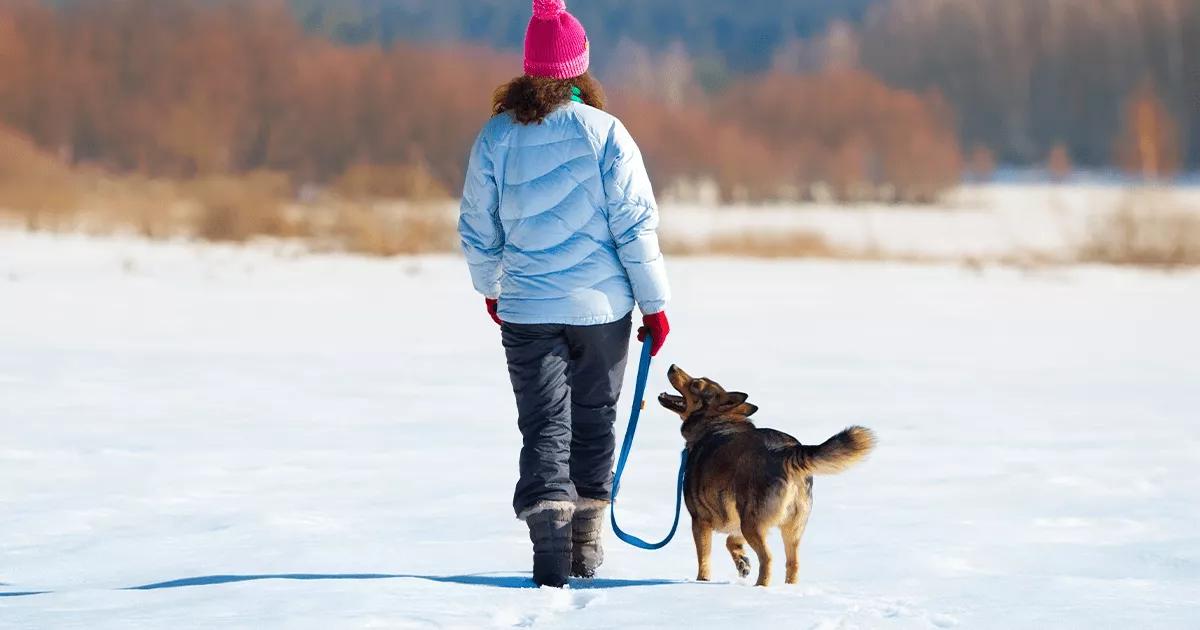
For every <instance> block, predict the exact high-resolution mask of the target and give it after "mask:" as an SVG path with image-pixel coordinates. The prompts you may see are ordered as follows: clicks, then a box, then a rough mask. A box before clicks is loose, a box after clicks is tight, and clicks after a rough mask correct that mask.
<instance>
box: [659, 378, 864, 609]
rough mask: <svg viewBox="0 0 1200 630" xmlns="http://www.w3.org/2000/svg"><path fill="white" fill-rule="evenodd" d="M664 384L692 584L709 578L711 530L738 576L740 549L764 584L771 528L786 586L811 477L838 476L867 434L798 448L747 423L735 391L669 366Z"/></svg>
mask: <svg viewBox="0 0 1200 630" xmlns="http://www.w3.org/2000/svg"><path fill="white" fill-rule="evenodd" d="M667 377H668V378H669V379H670V381H671V386H672V387H674V388H675V389H676V390H677V391H678V392H679V394H680V395H678V396H675V395H672V394H668V393H666V392H663V393H662V394H660V395H659V397H658V402H659V404H661V405H662V406H663V407H666V408H667V409H670V410H671V411H673V412H675V413H677V414H679V417H680V418H682V419H683V427H682V429H681V432H682V433H683V437H684V440H686V442H687V448H688V462H687V480H686V483H685V486H684V502H685V503H686V504H687V508H688V512H690V513H691V515H692V536H693V537H695V539H696V557H697V560H698V562H699V564H700V570H699V573H698V575H697V576H696V579H697V580H708V579H709V566H708V561H709V556H710V555H711V553H712V534H713V531H718V532H722V533H725V534H728V535H729V537H728V538H726V539H725V547H726V548H727V549H728V550H729V554H730V555H731V556H733V563H734V566H736V567H737V571H738V574H739V575H741V576H742V577H746V576H747V575H749V574H750V559H749V558H748V557H747V556H746V552H745V550H744V549H743V547H742V545H743V543H750V548H751V549H753V550H754V553H755V555H757V556H758V582H757V585H758V586H767V585H768V584H769V583H770V582H771V553H770V551H769V550H768V549H767V541H766V537H767V532H768V531H769V530H770V529H771V528H772V527H778V528H779V529H780V531H781V532H782V533H783V544H784V550H785V551H786V555H787V579H786V582H787V583H788V584H795V582H796V575H797V573H798V571H799V568H800V562H799V559H798V557H797V553H798V552H799V546H800V537H801V536H803V535H804V526H805V525H806V524H807V523H808V514H809V511H810V510H811V509H812V483H813V478H812V476H813V475H814V474H818V475H819V474H829V473H836V472H841V471H843V470H845V469H846V468H848V467H849V466H851V465H852V464H854V463H856V462H858V461H859V460H861V459H862V458H863V457H864V456H866V454H867V453H868V452H870V450H871V448H872V447H874V446H875V436H874V434H873V433H871V431H870V430H869V429H865V428H863V427H857V426H855V427H849V428H847V429H846V430H844V431H842V432H841V433H838V434H837V435H835V436H833V437H831V438H829V439H828V440H826V441H825V443H823V444H821V445H820V446H804V445H803V444H801V443H800V442H799V441H797V440H796V438H794V437H792V436H790V435H788V434H786V433H783V432H780V431H775V430H773V429H759V428H757V427H755V426H754V423H752V422H750V419H749V417H750V416H751V415H752V414H753V413H754V412H755V411H758V407H755V406H754V405H752V404H750V403H748V402H746V398H747V395H746V394H744V393H742V392H727V391H725V389H724V388H723V387H721V386H720V385H718V384H717V383H715V382H713V381H711V380H709V379H707V378H692V377H691V376H688V374H687V373H686V372H684V371H683V370H681V369H679V368H678V367H677V366H674V365H672V366H671V368H670V370H668V371H667Z"/></svg>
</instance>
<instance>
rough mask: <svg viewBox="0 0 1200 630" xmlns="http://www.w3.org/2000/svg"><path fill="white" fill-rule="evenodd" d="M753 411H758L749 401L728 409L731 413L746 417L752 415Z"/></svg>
mask: <svg viewBox="0 0 1200 630" xmlns="http://www.w3.org/2000/svg"><path fill="white" fill-rule="evenodd" d="M755 411H758V406H757V405H752V404H750V403H742V404H740V405H738V406H737V407H734V408H733V409H730V410H729V413H731V414H733V415H737V416H746V417H747V418H749V417H750V416H752V415H754V412H755Z"/></svg>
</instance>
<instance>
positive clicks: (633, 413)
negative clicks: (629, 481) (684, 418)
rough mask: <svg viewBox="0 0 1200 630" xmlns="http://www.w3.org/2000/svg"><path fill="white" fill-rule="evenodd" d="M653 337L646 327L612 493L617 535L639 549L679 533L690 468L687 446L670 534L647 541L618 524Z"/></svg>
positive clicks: (655, 546) (660, 544)
mask: <svg viewBox="0 0 1200 630" xmlns="http://www.w3.org/2000/svg"><path fill="white" fill-rule="evenodd" d="M652 341H653V339H652V338H651V335H650V332H649V331H646V336H645V339H644V341H643V342H642V356H641V359H640V360H639V361H638V373H637V384H636V385H635V386H634V390H633V409H632V410H630V412H629V425H628V426H627V427H626V428H625V439H624V440H623V441H622V442H621V454H620V455H619V456H618V457H617V469H616V471H614V472H613V483H612V496H611V503H610V505H609V510H610V516H611V517H612V519H611V520H612V528H613V532H615V533H616V534H617V538H620V539H621V540H623V541H625V542H627V543H629V544H630V545H633V546H634V547H638V548H639V549H651V550H653V549H662V548H663V547H665V546H667V543H669V542H671V539H672V538H674V537H675V530H676V529H678V528H679V511H680V507H681V506H682V505H683V481H684V479H683V477H684V474H685V473H686V471H687V454H688V453H687V449H686V448H685V449H683V451H682V452H680V454H679V479H678V481H677V482H676V488H675V521H674V522H672V523H671V531H669V532H667V537H666V538H663V539H662V540H660V541H658V542H646V541H645V540H642V539H641V538H638V537H637V536H634V535H633V534H630V533H628V532H626V531H624V530H622V529H621V527H620V525H617V492H618V491H619V490H620V489H621V475H622V474H624V472H625V464H626V462H627V461H628V460H629V452H630V451H631V450H633V436H634V433H636V432H637V423H638V419H639V418H640V417H641V415H642V408H644V407H645V406H646V405H645V396H646V381H647V379H648V378H649V376H650V347H651V346H652V345H653V344H652Z"/></svg>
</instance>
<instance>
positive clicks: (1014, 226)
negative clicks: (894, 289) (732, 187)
mask: <svg viewBox="0 0 1200 630" xmlns="http://www.w3.org/2000/svg"><path fill="white" fill-rule="evenodd" d="M1131 205H1132V206H1137V207H1142V208H1146V209H1153V210H1155V211H1159V212H1162V213H1168V212H1194V213H1200V188H1197V187H1189V186H1177V187H1164V188H1153V189H1151V188H1130V187H1123V186H1104V185H1097V184H1077V185H1052V184H1042V185H1038V184H985V185H964V186H960V187H958V188H956V189H955V190H953V191H951V192H950V193H949V194H947V195H946V197H945V198H944V199H943V200H942V201H941V202H940V203H938V204H937V205H928V206H912V205H890V204H859V205H851V206H845V205H835V204H817V203H808V204H782V205H781V204H774V205H763V206H712V205H701V204H688V203H670V202H668V203H664V204H663V211H662V233H663V235H664V237H665V238H667V239H669V240H671V241H673V242H682V243H693V244H703V243H704V242H705V241H707V240H708V239H711V238H713V237H715V236H729V235H736V234H750V235H757V236H772V235H776V236H779V235H787V234H789V233H809V234H816V235H819V236H821V237H822V238H824V239H825V240H826V241H827V242H828V243H830V244H831V245H833V246H835V247H838V248H841V249H844V250H845V251H847V252H850V253H854V252H871V253H872V254H874V255H878V256H882V257H894V258H901V259H904V258H913V257H915V258H921V259H932V260H948V261H954V260H962V259H977V260H983V261H988V260H996V259H1005V260H1024V259H1033V260H1072V259H1074V257H1075V255H1076V254H1077V253H1078V250H1079V248H1080V246H1081V245H1083V244H1084V243H1085V242H1087V240H1088V239H1090V238H1091V237H1092V236H1093V235H1094V234H1095V232H1096V230H1097V229H1098V227H1099V226H1100V225H1101V224H1102V222H1103V221H1104V220H1105V219H1106V218H1108V217H1110V216H1112V214H1113V213H1114V212H1117V211H1119V210H1121V209H1122V208H1126V207H1129V206H1131Z"/></svg>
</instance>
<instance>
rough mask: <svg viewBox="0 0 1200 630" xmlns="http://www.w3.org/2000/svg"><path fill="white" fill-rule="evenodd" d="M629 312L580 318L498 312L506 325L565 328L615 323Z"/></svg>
mask: <svg viewBox="0 0 1200 630" xmlns="http://www.w3.org/2000/svg"><path fill="white" fill-rule="evenodd" d="M632 312H633V311H632V310H630V311H629V312H626V313H622V314H620V315H617V314H615V313H604V314H593V315H584V316H581V317H559V316H554V315H519V314H516V313H505V312H504V310H503V309H501V310H500V313H499V315H500V319H501V321H503V322H504V323H506V324H530V325H536V324H562V325H566V326H597V325H600V324H611V323H613V322H615V321H620V320H622V319H625V318H626V317H628V316H629V315H630V313H632Z"/></svg>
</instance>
